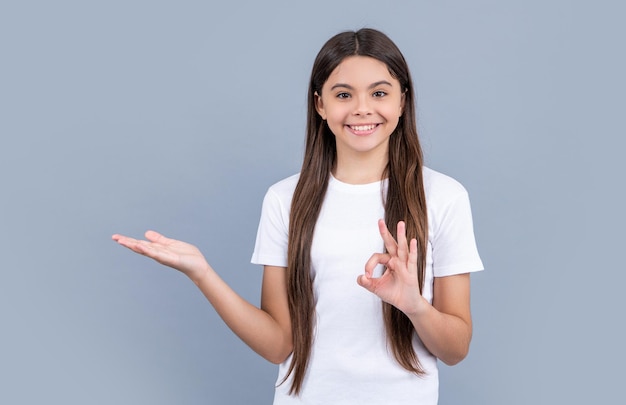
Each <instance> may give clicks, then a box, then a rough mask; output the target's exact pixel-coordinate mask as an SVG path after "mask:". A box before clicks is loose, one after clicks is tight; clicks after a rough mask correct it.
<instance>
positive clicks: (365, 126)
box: [348, 124, 378, 132]
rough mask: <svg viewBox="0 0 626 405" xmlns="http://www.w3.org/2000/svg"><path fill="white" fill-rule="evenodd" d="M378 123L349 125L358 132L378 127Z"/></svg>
mask: <svg viewBox="0 0 626 405" xmlns="http://www.w3.org/2000/svg"><path fill="white" fill-rule="evenodd" d="M377 126H378V124H368V125H348V127H350V129H351V130H353V131H356V132H368V131H371V130H373V129H374V128H376V127H377Z"/></svg>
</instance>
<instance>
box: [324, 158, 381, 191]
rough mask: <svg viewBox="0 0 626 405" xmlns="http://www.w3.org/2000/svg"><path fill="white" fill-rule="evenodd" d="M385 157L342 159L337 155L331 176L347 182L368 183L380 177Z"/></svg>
mask: <svg viewBox="0 0 626 405" xmlns="http://www.w3.org/2000/svg"><path fill="white" fill-rule="evenodd" d="M386 167H387V157H386V156H385V157H384V158H379V159H345V158H344V159H342V158H341V156H339V155H338V156H337V164H336V165H335V167H334V169H333V176H334V177H335V178H336V179H337V180H339V181H341V182H342V183H347V184H369V183H374V182H376V181H379V180H381V179H382V176H383V171H384V170H385V168H386Z"/></svg>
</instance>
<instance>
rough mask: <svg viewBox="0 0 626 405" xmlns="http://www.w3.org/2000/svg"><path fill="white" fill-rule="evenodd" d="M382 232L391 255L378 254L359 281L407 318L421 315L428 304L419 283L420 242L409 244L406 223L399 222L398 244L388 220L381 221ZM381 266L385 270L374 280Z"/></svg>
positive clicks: (379, 225)
mask: <svg viewBox="0 0 626 405" xmlns="http://www.w3.org/2000/svg"><path fill="white" fill-rule="evenodd" d="M378 229H379V231H380V236H381V237H382V238H383V241H384V243H385V248H386V249H387V253H374V254H373V255H372V257H370V259H369V260H368V261H367V263H366V264H365V274H363V275H361V276H359V277H358V279H357V282H358V283H359V285H360V286H362V287H363V288H365V289H367V290H368V291H370V292H372V293H374V294H376V295H377V296H378V297H380V298H381V299H382V300H383V301H385V302H387V303H389V304H391V305H393V306H394V307H396V308H398V309H399V310H400V311H402V312H404V313H405V314H406V315H411V314H417V313H419V312H420V310H421V309H423V308H424V306H425V305H426V304H427V301H426V300H425V299H424V298H423V297H422V295H421V294H420V290H419V282H418V280H417V240H416V239H411V241H410V242H408V241H407V239H406V225H405V223H404V222H403V221H400V222H398V227H397V236H398V241H397V242H396V240H395V239H394V238H393V236H392V235H391V234H390V233H389V230H388V229H387V225H386V224H385V221H384V220H382V219H380V220H378ZM379 264H382V265H384V266H385V271H384V273H383V274H382V276H380V277H378V278H374V277H372V274H373V271H374V269H375V268H376V267H377V266H378V265H379Z"/></svg>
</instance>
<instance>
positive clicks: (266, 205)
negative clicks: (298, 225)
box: [251, 188, 289, 267]
mask: <svg viewBox="0 0 626 405" xmlns="http://www.w3.org/2000/svg"><path fill="white" fill-rule="evenodd" d="M288 235H289V210H288V209H287V207H285V204H284V203H283V202H282V201H281V200H280V198H279V196H278V194H277V193H276V192H274V191H273V190H272V188H270V189H269V190H268V191H267V193H266V194H265V198H264V199H263V208H262V210H261V219H260V221H259V228H258V230H257V237H256V243H255V246H254V252H253V254H252V259H251V262H252V263H254V264H261V265H266V266H280V267H287V243H288Z"/></svg>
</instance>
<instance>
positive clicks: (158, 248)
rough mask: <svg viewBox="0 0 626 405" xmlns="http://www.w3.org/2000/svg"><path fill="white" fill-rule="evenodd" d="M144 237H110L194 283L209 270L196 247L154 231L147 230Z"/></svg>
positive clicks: (116, 235)
mask: <svg viewBox="0 0 626 405" xmlns="http://www.w3.org/2000/svg"><path fill="white" fill-rule="evenodd" d="M145 237H146V239H147V240H138V239H133V238H129V237H127V236H124V235H118V234H115V235H113V237H112V238H113V240H114V241H116V242H117V243H119V244H120V245H122V246H125V247H127V248H128V249H130V250H132V251H133V252H136V253H139V254H141V255H144V256H147V257H149V258H151V259H154V260H156V261H157V262H159V263H161V264H164V265H166V266H169V267H172V268H174V269H176V270H179V271H180V272H182V273H184V274H185V275H186V276H187V277H189V278H190V279H191V280H192V281H193V282H194V283H196V284H197V282H198V281H199V280H200V279H201V278H202V277H203V276H204V275H205V274H206V273H207V272H208V271H209V269H210V266H209V264H208V263H207V261H206V259H205V258H204V256H203V255H202V253H200V250H198V248H197V247H195V246H193V245H191V244H189V243H186V242H182V241H179V240H175V239H169V238H166V237H165V236H163V235H161V234H160V233H158V232H155V231H147V232H146V233H145Z"/></svg>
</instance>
